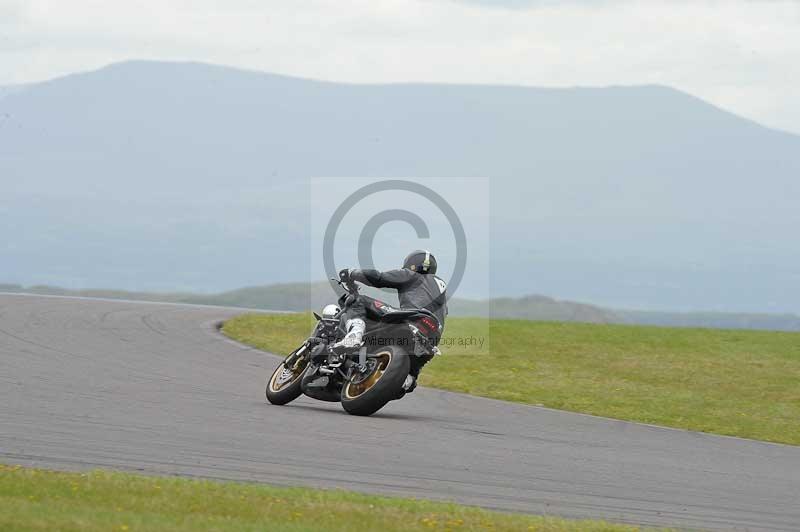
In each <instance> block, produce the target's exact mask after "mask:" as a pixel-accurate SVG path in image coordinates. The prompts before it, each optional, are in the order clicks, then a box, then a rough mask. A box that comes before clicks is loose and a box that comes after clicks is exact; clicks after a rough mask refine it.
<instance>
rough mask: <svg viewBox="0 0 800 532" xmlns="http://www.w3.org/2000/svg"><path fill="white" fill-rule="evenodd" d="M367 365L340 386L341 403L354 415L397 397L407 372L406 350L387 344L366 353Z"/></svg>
mask: <svg viewBox="0 0 800 532" xmlns="http://www.w3.org/2000/svg"><path fill="white" fill-rule="evenodd" d="M367 364H368V368H367V371H365V372H364V373H358V374H356V375H354V376H353V378H352V379H351V380H350V381H346V382H345V383H344V386H342V395H341V401H342V407H344V409H345V410H346V411H347V413H348V414H352V415H354V416H370V415H372V414H374V413H375V412H377V411H378V410H380V409H381V408H383V407H384V406H386V403H388V402H389V401H391V400H392V399H395V398H397V397H398V395H401V394H399V392H400V390H401V389H402V387H403V382H404V381H405V379H406V377H407V376H408V371H409V368H410V362H409V360H408V353H406V352H405V351H404V350H402V349H400V348H398V347H386V348H382V349H381V350H380V351H378V352H376V353H374V354H371V355H369V358H368V360H367Z"/></svg>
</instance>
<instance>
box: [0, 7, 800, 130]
mask: <svg viewBox="0 0 800 532" xmlns="http://www.w3.org/2000/svg"><path fill="white" fill-rule="evenodd" d="M124 59H169V60H196V61H205V62H211V63H218V64H225V65H232V66H238V67H245V68H250V69H256V70H265V71H270V72H277V73H284V74H291V75H297V76H303V77H312V78H321V79H328V80H336V81H353V82H391V81H435V82H465V83H502V84H521V85H536V86H573V85H582V86H603V85H632V84H652V83H657V84H663V85H669V86H672V87H676V88H679V89H682V90H685V91H687V92H690V93H692V94H695V95H697V96H700V97H701V98H703V99H706V100H708V101H711V102H713V103H715V104H717V105H719V106H721V107H723V108H726V109H729V110H731V111H734V112H736V113H737V114H740V115H743V116H746V117H749V118H753V119H755V120H757V121H759V122H761V123H764V124H766V125H769V126H773V127H777V128H781V129H785V130H790V131H794V132H797V133H800V0H721V1H711V0H709V1H704V0H691V1H689V0H652V1H635V0H568V1H560V2H559V1H555V0H497V1H492V0H407V1H399V0H336V1H333V0H328V1H321V0H311V1H303V2H299V1H281V2H273V1H269V0H227V1H222V0H220V1H217V2H215V1H212V0H139V1H136V2H131V1H113V0H0V85H5V84H14V83H25V82H30V81H37V80H43V79H48V78H52V77H55V76H59V75H62V74H66V73H70V72H75V71H81V70H88V69H94V68H98V67H101V66H103V65H106V64H108V63H112V62H115V61H120V60H124Z"/></svg>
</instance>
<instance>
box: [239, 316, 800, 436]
mask: <svg viewBox="0 0 800 532" xmlns="http://www.w3.org/2000/svg"><path fill="white" fill-rule="evenodd" d="M311 324H312V318H311V317H310V315H307V314H291V315H279V316H278V315H244V316H241V317H238V318H235V319H233V320H231V321H229V322H227V323H226V324H225V327H224V332H225V333H226V334H228V335H229V336H231V337H233V338H236V339H238V340H240V341H242V342H245V343H248V344H251V345H254V346H256V347H259V348H261V349H264V350H267V351H272V352H274V353H288V352H289V351H290V350H291V349H293V348H294V347H296V346H297V345H298V344H299V343H300V342H301V341H302V340H303V339H305V338H306V337H307V335H308V334H309V331H310V330H311ZM485 335H486V336H489V337H490V340H491V341H490V342H487V343H486V344H485V345H484V346H483V348H482V349H481V348H479V347H476V346H469V347H450V348H448V347H444V348H443V351H444V352H445V355H444V356H442V357H439V358H438V359H436V360H434V361H433V362H431V363H430V364H428V366H426V367H425V370H424V371H423V374H422V377H421V379H420V383H421V384H422V385H424V386H432V387H435V388H443V389H447V390H453V391H458V392H465V393H469V394H474V395H480V396H484V397H493V398H496V399H504V400H508V401H516V402H520V403H529V404H539V405H544V406H548V407H552V408H558V409H563V410H571V411H575V412H585V413H589V414H595V415H600V416H608V417H612V418H617V419H626V420H632V421H640V422H644V423H653V424H657V425H664V426H669V427H679V428H685V429H691V430H698V431H704V432H712V433H716V434H726V435H732V436H741V437H746V438H754V439H759V440H765V441H772V442H782V443H789V444H794V445H798V444H800V423H798V420H800V334H798V333H782V332H764V331H734V330H716V329H684V328H675V329H673V328H662V327H643V326H625V325H596V324H580V323H555V322H532V321H522V320H492V321H491V322H487V320H482V319H477V318H450V319H449V320H448V322H447V330H446V337H449V338H450V339H451V340H452V339H458V338H463V337H470V336H485ZM489 344H491V345H489Z"/></svg>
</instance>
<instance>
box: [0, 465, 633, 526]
mask: <svg viewBox="0 0 800 532" xmlns="http://www.w3.org/2000/svg"><path fill="white" fill-rule="evenodd" d="M0 530H7V531H23V530H62V531H71V530H75V531H82V532H83V531H86V532H91V531H100V530H102V531H110V530H114V531H121V532H133V531H136V530H192V531H196V530H214V531H219V532H224V531H229V530H230V531H248V530H270V531H291V532H301V531H317V530H326V531H348V532H359V531H373V530H382V531H384V532H390V531H394V530H397V531H415V530H453V531H462V530H463V531H469V530H494V531H504V530H536V531H578V530H580V531H609V532H611V531H620V532H622V531H632V530H639V529H638V528H637V527H632V526H624V525H614V524H609V523H605V522H602V521H572V520H565V519H558V518H549V517H535V516H528V515H513V514H504V513H499V512H490V511H486V510H481V509H478V508H473V507H468V506H459V505H456V504H449V503H437V502H428V501H420V500H414V499H400V498H389V497H373V496H368V495H359V494H355V493H350V492H345V491H339V490H331V491H328V490H314V489H306V488H274V487H269V486H263V485H257V484H239V483H233V482H214V481H202V480H189V479H182V478H171V477H170V478H164V477H146V476H140V475H131V474H126V473H112V472H106V471H93V472H91V473H84V474H81V473H62V472H53V471H44V470H39V469H28V468H21V467H19V466H7V465H1V464H0Z"/></svg>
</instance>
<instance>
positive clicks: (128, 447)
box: [0, 295, 800, 530]
mask: <svg viewBox="0 0 800 532" xmlns="http://www.w3.org/2000/svg"><path fill="white" fill-rule="evenodd" d="M241 312H242V310H241V309H226V308H214V307H200V306H185V305H169V304H149V303H134V302H120V301H104V300H85V299H73V298H54V297H32V296H20V295H0V461H1V462H5V463H17V464H23V465H32V466H38V467H46V468H59V469H87V468H94V467H103V468H114V469H124V470H133V471H140V472H145V473H148V474H169V475H186V476H198V477H212V478H224V479H236V480H244V481H258V482H266V483H271V484H279V485H308V486H317V487H326V488H331V487H341V488H346V489H351V490H357V491H363V492H369V493H384V494H392V495H402V496H415V497H420V498H431V499H447V500H454V501H458V502H462V503H466V504H474V505H480V506H484V507H488V508H494V509H502V510H510V511H522V512H532V513H540V514H542V513H543V514H556V515H563V516H568V517H592V518H604V519H609V520H616V521H622V522H632V523H641V524H654V525H673V526H680V527H687V528H688V527H690V528H706V529H752V530H766V529H774V530H792V529H794V530H800V447H792V446H784V445H773V444H767V443H759V442H754V441H748V440H741V439H736V438H726V437H718V436H710V435H706V434H699V433H692V432H686V431H679V430H671V429H663V428H658V427H651V426H646V425H640V424H633V423H625V422H621V421H614V420H608V419H602V418H596V417H591V416H584V415H580V414H570V413H565V412H559V411H554V410H548V409H545V408H536V407H530V406H522V405H515V404H510V403H505V402H501V401H493V400H488V399H480V398H474V397H469V396H465V395H460V394H454V393H448V392H442V391H437V390H430V389H420V390H418V391H417V392H415V393H414V394H413V395H411V396H409V397H407V398H405V399H403V400H402V401H397V402H394V403H392V404H390V405H389V406H387V407H386V408H385V409H384V410H383V411H381V413H379V414H378V415H376V416H373V417H370V418H358V417H351V416H348V415H346V414H345V413H343V411H342V410H341V408H340V407H339V405H338V404H326V403H320V402H316V401H312V400H309V399H306V398H301V399H299V400H297V401H296V402H295V403H293V404H291V405H289V406H284V407H276V406H271V405H269V404H267V403H265V401H264V390H263V386H264V380H265V377H266V375H267V374H268V372H270V371H271V370H272V368H273V366H274V364H275V363H276V361H277V359H276V358H275V357H273V356H271V355H266V354H264V353H262V352H260V351H256V350H253V349H250V348H247V347H244V346H242V345H239V344H236V343H234V342H232V341H229V340H227V339H225V338H224V337H222V336H221V335H220V334H219V333H218V332H217V331H216V329H215V326H214V325H215V323H217V322H218V321H220V320H224V319H226V318H230V317H232V316H235V315H236V314H239V313H241Z"/></svg>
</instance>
